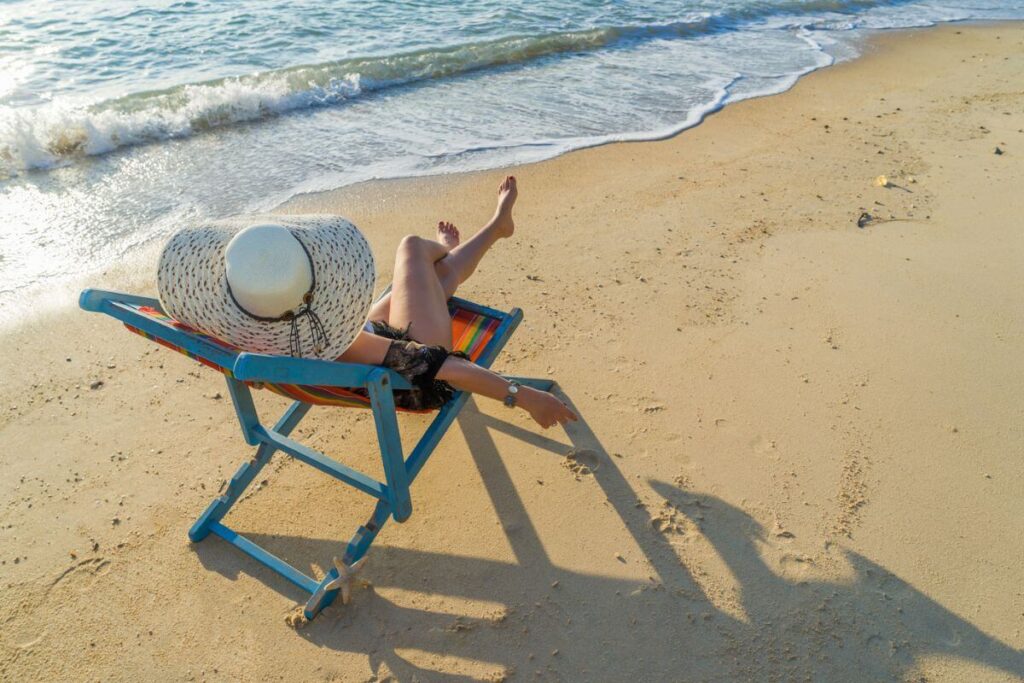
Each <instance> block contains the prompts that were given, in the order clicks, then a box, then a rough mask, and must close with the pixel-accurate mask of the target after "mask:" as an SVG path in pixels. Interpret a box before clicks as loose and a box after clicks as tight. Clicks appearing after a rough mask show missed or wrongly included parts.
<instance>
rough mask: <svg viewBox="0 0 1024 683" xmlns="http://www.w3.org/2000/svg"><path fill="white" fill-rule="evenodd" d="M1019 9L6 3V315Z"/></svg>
mask: <svg viewBox="0 0 1024 683" xmlns="http://www.w3.org/2000/svg"><path fill="white" fill-rule="evenodd" d="M1021 18H1024V0H1006V1H997V0H919V1H913V0H907V1H897V0H890V1H889V2H881V1H878V2H876V1H872V0H756V1H754V0H687V1H677V2H668V1H664V0H641V1H637V2H598V1H596V0H588V1H583V0H580V1H576V2H553V1H551V0H531V1H530V2H523V1H521V0H501V1H500V2H495V1H493V0H483V1H480V2H474V3H462V2H441V1H438V2H423V1H419V2H409V3H393V2H386V1H383V0H368V1H366V0H364V1H361V2H354V1H343V2H329V3H328V2H307V1H304V0H290V1H289V2H270V1H266V0H260V1H257V0H235V1H233V2H230V3H225V2H214V1H212V0H202V1H200V0H195V1H191V0H190V1H185V2H156V1H149V2H123V1H119V0H106V1H105V2H81V1H71V0H69V1H67V2H61V3H58V2H52V1H49V0H21V1H18V0H15V1H11V0H0V219H2V221H3V226H2V228H0V323H10V322H12V321H17V320H18V319H19V318H20V317H21V316H24V315H26V312H27V310H28V308H29V307H30V306H34V305H38V303H39V302H40V301H43V300H45V294H46V293H50V294H51V296H50V298H51V299H53V298H55V297H54V296H52V294H53V293H54V292H58V293H59V296H56V298H57V299H67V301H68V302H69V303H70V302H73V301H74V299H73V296H72V295H71V292H70V289H67V290H66V291H65V289H62V288H61V287H62V286H64V287H68V286H69V285H68V283H71V282H77V281H81V280H84V279H87V278H88V275H89V274H90V273H94V272H97V271H100V270H102V269H104V268H106V267H109V266H110V265H111V264H113V263H115V262H123V261H125V260H126V259H131V258H132V256H133V254H138V253H140V250H141V249H143V248H144V247H145V246H146V245H152V244H153V243H155V242H157V241H160V240H162V239H164V238H165V237H166V236H167V235H168V234H170V232H172V231H173V230H174V229H175V228H176V227H177V226H179V225H182V224H183V223H186V222H189V221H194V220H197V219H199V218H202V217H219V216H226V215H231V214H234V213H238V212H243V211H250V210H262V209H267V208H271V207H273V206H274V205H276V204H277V203H280V202H281V201H283V200H285V199H287V198H288V197H290V196H293V195H295V194H296V193H301V192H309V191H314V190H322V189H329V188H334V187H340V186H343V185H347V184H351V183H357V182H360V181H364V180H369V179H374V178H391V177H401V176H413V175H424V174H435V173H449V172H456V171H465V170H474V169H481V168H488V167H496V166H501V165H505V164H510V163H517V162H526V161H535V160H539V159H543V158H547V157H551V156H555V155H557V154H560V153H563V152H565V151H568V150H572V149H576V148H580V147H584V146H590V145H595V144H601V143H603V142H608V141H614V140H633V139H649V138H657V137H662V136H666V135H670V134H673V133H675V132H678V131H679V130H682V129H684V128H686V127H688V126H691V125H694V124H696V123H698V122H699V121H700V120H701V118H702V117H703V116H704V115H706V114H707V113H708V112H710V111H713V110H715V109H717V108H719V107H721V106H723V105H725V104H727V103H729V102H733V101H736V100H740V99H744V98H749V97H753V96H758V95H763V94H769V93H774V92H780V91H783V90H785V89H787V88H789V87H791V86H792V84H793V83H794V82H795V81H796V79H798V78H799V77H800V76H801V75H803V74H806V73H808V72H810V71H812V70H814V69H817V68H820V67H822V66H826V65H828V64H831V63H833V62H834V61H835V60H837V59H838V60H841V59H848V58H851V57H853V56H855V55H856V54H857V49H858V45H859V44H860V42H861V41H862V39H863V37H864V35H865V34H866V33H867V32H870V31H873V30H880V29H887V28H901V27H912V26H927V25H931V24H934V23H939V22H949V21H962V20H996V19H1021ZM41 297H42V298H41Z"/></svg>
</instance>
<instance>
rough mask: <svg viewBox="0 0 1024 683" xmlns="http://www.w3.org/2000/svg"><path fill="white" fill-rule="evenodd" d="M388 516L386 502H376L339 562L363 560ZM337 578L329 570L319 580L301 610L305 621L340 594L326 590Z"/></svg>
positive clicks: (388, 508)
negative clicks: (368, 517) (367, 518)
mask: <svg viewBox="0 0 1024 683" xmlns="http://www.w3.org/2000/svg"><path fill="white" fill-rule="evenodd" d="M390 515H391V506H390V505H388V503H387V501H383V500H379V501H377V505H376V507H374V509H373V514H372V515H370V519H369V520H368V521H367V522H366V524H363V525H362V526H360V527H359V528H358V529H357V530H356V533H355V535H354V536H352V540H350V541H349V542H348V547H347V548H346V549H345V555H344V557H342V560H341V561H342V562H343V563H344V564H346V565H348V566H352V565H354V564H356V563H357V562H359V561H360V560H361V559H363V558H364V557H365V556H366V552H367V551H368V550H369V549H370V544H372V543H373V540H374V539H375V538H377V534H379V533H380V530H381V527H383V526H384V524H385V523H386V522H387V521H388V517H389V516H390ZM338 576H339V573H338V570H337V569H331V571H329V572H327V575H326V576H324V578H323V579H321V580H320V584H319V585H318V586H317V588H316V590H315V591H313V595H312V596H310V598H309V601H308V602H307V603H306V608H305V609H304V610H303V614H304V616H305V617H306V619H312V618H313V617H315V616H316V615H317V614H319V613H320V612H321V610H323V609H324V608H325V607H327V606H328V605H330V604H331V603H332V602H334V600H335V599H336V598H337V597H338V593H339V592H341V591H340V589H339V588H328V586H329V585H331V584H333V583H334V582H335V580H336V579H337V578H338Z"/></svg>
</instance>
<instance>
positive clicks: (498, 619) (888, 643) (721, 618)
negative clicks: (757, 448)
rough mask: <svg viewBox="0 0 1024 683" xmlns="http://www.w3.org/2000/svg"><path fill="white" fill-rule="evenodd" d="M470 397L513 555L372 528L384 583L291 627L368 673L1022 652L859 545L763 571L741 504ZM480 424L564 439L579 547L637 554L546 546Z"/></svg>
mask: <svg viewBox="0 0 1024 683" xmlns="http://www.w3.org/2000/svg"><path fill="white" fill-rule="evenodd" d="M561 397H562V398H563V399H564V400H566V401H568V402H569V403H570V405H571V403H572V402H571V401H569V399H568V397H567V396H565V395H564V394H563V395H562V396H561ZM571 407H573V409H574V410H575V412H576V413H577V414H581V413H580V411H579V410H578V409H576V407H575V406H571ZM474 408H475V406H474V405H473V402H472V401H470V405H468V406H467V408H466V409H465V410H463V411H462V414H461V415H460V417H459V425H460V429H461V431H462V434H463V436H464V438H465V439H466V442H467V443H468V445H469V447H470V448H469V450H470V452H471V456H472V460H473V463H474V465H475V467H476V469H477V472H478V474H479V477H480V481H481V482H482V484H483V487H484V489H485V491H486V492H487V495H488V497H489V499H490V503H491V505H492V506H493V508H494V510H495V512H496V514H497V517H498V520H499V522H500V524H501V529H502V530H503V531H504V532H505V535H506V538H507V542H508V544H509V547H510V548H511V552H512V554H513V556H514V560H513V561H504V560H497V559H489V558H484V557H479V556H474V555H472V553H471V552H470V551H467V552H466V553H465V554H458V555H453V554H448V553H439V552H431V551H428V550H421V549H414V548H403V547H395V546H390V545H387V542H386V538H387V537H386V535H384V536H383V537H382V538H383V542H381V543H378V544H377V545H375V546H374V548H373V550H372V551H371V560H370V565H369V567H368V571H367V572H366V578H368V579H370V580H371V581H372V583H373V586H374V587H376V588H381V589H382V591H380V592H378V591H376V590H369V589H362V590H358V591H357V594H356V596H355V597H354V599H353V601H352V603H350V604H349V605H347V606H344V607H341V606H333V607H331V608H328V609H327V610H325V611H324V612H323V613H322V614H321V615H320V616H319V617H318V618H317V619H316V620H314V621H313V622H311V623H309V624H307V625H306V626H305V627H303V628H302V629H301V630H300V631H299V634H300V635H301V637H303V638H305V639H307V640H309V641H310V642H311V643H312V644H314V645H317V646H319V647H323V648H327V649H331V650H335V651H339V652H347V653H353V654H360V655H363V656H365V657H366V661H367V663H368V664H369V666H370V668H371V670H372V671H374V672H375V673H376V674H377V675H378V676H380V677H383V676H384V674H385V673H387V674H390V675H393V676H394V677H396V678H397V679H398V680H414V679H419V680H435V679H438V678H443V679H444V680H455V681H458V680H471V678H472V677H471V676H469V675H466V674H465V673H464V672H465V671H466V670H479V669H480V668H481V667H484V668H486V667H490V670H491V672H492V675H495V676H499V677H500V676H503V675H505V674H508V673H510V672H519V673H521V674H522V675H523V677H529V676H533V677H541V678H554V679H569V680H581V679H582V680H594V681H604V680H608V681H612V680H623V679H624V678H635V679H639V680H657V681H661V680H673V681H678V680H686V681H704V680H712V681H717V680H730V681H731V680H812V681H817V680H828V681H863V680H902V679H903V678H904V677H905V676H906V675H907V674H909V673H911V672H913V670H914V667H915V665H916V663H917V661H918V660H919V658H921V657H924V656H927V655H950V656H955V657H959V658H962V659H965V660H969V661H972V662H977V663H979V664H982V665H985V666H989V667H993V668H995V669H998V670H1000V671H1003V672H1005V673H1007V674H1011V675H1013V674H1016V675H1021V674H1022V672H1024V662H1022V655H1021V653H1020V652H1018V651H1015V650H1013V649H1012V648H1009V647H1008V646H1006V645H1005V644H1003V643H1001V642H999V641H998V640H996V639H994V638H992V637H991V636H988V635H986V634H984V633H983V632H981V631H980V630H979V629H977V628H976V627H974V626H973V625H972V624H970V623H969V622H967V621H965V620H964V619H962V618H960V617H959V616H957V615H955V614H953V613H952V612H950V611H948V610H946V609H945V608H943V607H942V606H941V605H938V604H937V603H935V602H934V601H932V600H931V599H929V598H928V597H926V596H925V595H923V594H922V593H921V592H920V591H917V590H916V589H914V588H913V587H912V586H910V585H909V584H907V583H906V582H905V581H903V580H901V579H899V578H898V577H896V576H894V575H892V574H891V573H890V572H888V571H886V570H885V569H883V568H881V567H879V566H877V565H876V564H874V563H872V562H870V561H869V560H867V559H866V558H864V557H861V556H859V555H857V554H855V553H850V552H846V553H844V554H842V559H845V561H848V562H849V564H850V565H851V567H852V573H853V575H854V576H855V577H856V578H855V579H854V580H853V581H852V582H847V583H839V582H827V581H810V580H804V579H799V578H797V579H793V578H787V577H786V576H785V575H784V574H781V573H776V572H775V571H774V570H773V569H772V568H771V567H770V566H769V565H768V564H767V562H766V560H765V559H764V557H763V554H762V553H761V552H759V547H758V543H762V542H764V541H763V539H764V534H763V532H762V530H761V528H760V527H759V526H758V524H757V522H755V521H754V520H753V519H752V518H751V517H750V516H748V515H747V514H746V513H744V512H742V511H741V510H739V509H737V508H735V507H732V506H730V505H728V504H727V503H725V502H723V501H721V500H718V499H716V498H713V497H710V496H704V495H698V494H694V493H692V492H688V491H685V490H683V489H681V488H678V487H676V486H674V485H671V484H666V483H664V482H661V481H651V482H648V483H649V485H650V489H651V490H653V492H654V494H656V495H657V496H658V497H660V498H661V500H653V499H652V494H651V491H650V490H647V489H646V488H645V490H644V491H642V492H638V491H637V490H636V489H634V487H633V486H632V485H631V484H630V482H629V480H628V479H627V478H626V477H625V475H624V474H623V472H622V471H621V470H620V469H619V467H618V464H617V459H616V458H614V457H611V456H609V454H608V452H607V451H606V449H605V448H604V447H603V445H602V444H601V441H600V440H599V439H598V437H597V435H596V434H595V433H594V431H593V430H592V428H591V426H590V425H589V424H588V423H587V422H586V421H584V420H583V419H582V418H581V420H580V421H579V422H577V423H572V424H570V425H568V426H567V428H566V430H565V433H566V435H567V436H568V443H566V442H564V441H561V440H559V439H555V438H551V437H549V436H548V435H547V434H540V433H535V432H533V431H530V430H528V429H525V428H523V427H520V426H518V425H516V424H512V423H509V422H505V421H504V420H500V419H498V418H495V417H492V416H490V415H487V414H484V413H480V412H479V411H478V410H475V409H474ZM494 432H501V433H504V434H506V435H508V436H511V437H514V438H516V439H519V440H521V441H524V442H526V443H528V444H529V445H531V446H533V447H535V448H536V449H537V453H536V456H535V457H552V456H554V457H559V458H566V457H567V456H569V455H570V454H571V456H572V457H573V458H575V459H576V460H577V461H579V462H585V463H587V465H588V468H587V469H588V473H587V474H585V475H583V476H581V485H582V486H587V487H589V492H587V493H585V494H584V497H585V498H587V499H589V501H590V502H589V504H588V507H587V509H586V510H585V514H586V515H589V516H592V517H593V519H594V524H593V525H589V526H588V525H584V526H581V527H579V529H578V534H579V536H580V538H581V549H580V550H579V552H580V553H584V552H587V551H585V550H583V549H582V546H587V547H590V548H593V547H595V543H597V544H599V543H600V539H597V538H595V537H594V536H595V535H597V534H599V533H606V532H602V531H600V530H602V529H611V528H616V529H618V530H619V531H620V532H621V531H622V530H624V531H625V532H626V534H627V535H628V537H629V538H630V539H631V540H632V541H633V545H634V548H635V550H636V551H637V552H635V553H634V552H629V553H628V554H629V555H630V559H629V560H628V561H627V560H625V558H624V559H623V562H622V564H618V565H616V568H615V569H614V570H602V571H600V572H587V571H581V570H580V569H578V568H577V569H574V568H570V567H564V566H559V565H558V564H556V563H555V562H554V561H552V558H551V557H550V555H549V554H548V552H547V550H546V549H545V546H544V543H543V542H542V540H541V538H542V534H541V532H542V531H543V530H544V527H549V526H550V525H554V524H560V523H562V522H563V520H562V519H561V517H560V515H558V514H557V513H555V514H554V515H553V514H552V513H551V512H550V510H548V511H547V512H546V513H545V514H543V515H538V516H536V517H535V516H532V515H531V514H530V513H529V510H528V509H527V507H526V505H525V503H524V501H523V499H522V496H521V494H520V492H519V491H518V490H517V488H516V486H515V485H514V481H513V478H512V476H511V474H510V472H509V470H508V468H507V466H506V464H505V462H504V460H503V459H502V457H501V454H500V452H499V450H498V447H497V444H496V442H495V440H494V436H493V433H494ZM567 476H568V473H567ZM663 501H667V504H668V505H670V506H672V508H673V509H677V510H678V513H679V514H680V515H682V516H684V517H685V518H686V519H688V520H690V522H689V527H690V530H692V531H693V533H699V534H700V536H701V537H702V538H703V539H706V542H708V543H710V544H711V545H712V546H713V547H714V549H715V550H716V551H717V553H718V554H719V555H720V556H721V558H722V560H723V561H724V562H725V564H726V565H727V566H728V568H729V570H730V572H731V573H732V575H733V578H734V579H735V581H736V583H737V590H738V594H739V596H740V599H739V605H738V606H737V608H736V609H724V608H720V607H718V606H716V601H717V602H719V603H720V602H721V601H720V600H719V599H718V596H717V595H716V596H712V597H714V598H715V599H712V598H710V597H709V595H708V593H706V591H705V587H704V585H705V584H706V579H707V577H706V573H705V570H704V569H702V568H701V567H699V566H695V563H693V562H691V563H690V564H689V565H688V564H687V561H686V558H685V557H683V558H681V557H680V555H679V554H677V549H676V548H675V547H674V545H673V540H674V539H672V538H670V537H669V536H667V535H666V530H665V529H664V528H663V527H662V526H660V525H659V519H658V518H654V517H652V515H651V512H650V510H652V509H655V510H661V509H662V507H661V506H662V504H663ZM698 527H699V532H698V531H697V529H698ZM247 535H248V536H250V537H252V538H253V539H254V540H256V541H257V542H258V543H260V544H261V545H265V546H266V547H267V548H268V549H271V550H276V551H278V552H280V554H281V555H282V556H283V557H284V558H285V559H293V558H294V559H298V558H305V559H306V560H309V559H310V558H318V559H319V560H321V561H322V560H323V559H325V558H330V557H331V556H333V555H336V554H337V553H338V549H339V546H340V544H339V542H338V541H337V540H335V539H322V538H320V539H311V538H308V537H293V536H272V535H259V534H253V533H247ZM618 535H621V534H618ZM588 536H590V538H587V537H588ZM200 545H209V544H200ZM218 546H222V547H218ZM598 547H603V546H598ZM836 552H839V551H836ZM223 553H230V558H227V557H225V556H223V555H222V554H223ZM199 554H200V558H201V560H202V561H203V563H204V564H205V565H207V566H209V567H210V568H213V569H216V570H217V571H219V572H221V573H222V574H224V575H225V576H228V577H230V578H234V576H237V574H238V572H240V571H242V572H250V573H252V574H253V575H254V576H257V577H258V578H259V579H260V580H262V581H264V582H265V583H267V584H268V585H270V586H272V587H275V588H277V589H278V590H279V591H281V592H283V593H284V594H285V595H288V596H291V595H292V593H293V591H292V590H291V589H290V586H289V585H288V584H287V583H286V582H285V581H284V580H283V579H281V578H280V577H278V576H276V575H274V574H272V573H270V572H265V571H263V570H262V567H258V566H257V565H256V563H255V562H249V563H248V564H246V565H245V566H244V567H243V568H233V567H238V563H240V562H243V563H244V562H246V560H245V559H242V558H239V557H238V555H237V554H236V553H233V552H232V551H231V549H230V547H229V546H227V545H226V544H219V543H218V544H216V546H210V547H209V548H203V549H201V550H200V551H199ZM249 565H252V566H251V567H249ZM694 572H697V573H699V574H701V581H698V580H696V579H695V576H694ZM723 607H724V606H723ZM737 612H738V613H739V614H737ZM459 660H464V661H462V662H459ZM467 661H468V662H472V663H473V664H472V665H467V664H466V662H467Z"/></svg>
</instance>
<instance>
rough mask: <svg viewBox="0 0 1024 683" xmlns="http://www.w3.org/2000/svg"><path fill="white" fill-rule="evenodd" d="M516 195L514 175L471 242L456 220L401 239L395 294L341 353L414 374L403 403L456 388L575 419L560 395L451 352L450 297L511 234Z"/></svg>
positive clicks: (560, 419)
mask: <svg viewBox="0 0 1024 683" xmlns="http://www.w3.org/2000/svg"><path fill="white" fill-rule="evenodd" d="M517 195H518V191H517V189H516V179H515V177H514V176H508V177H507V178H505V180H504V181H502V183H501V185H499V186H498V207H497V209H496V210H495V212H494V217H493V218H491V220H490V222H488V223H487V225H485V226H484V227H483V228H481V229H480V231H479V232H477V233H476V234H475V235H473V237H471V238H470V239H468V240H466V241H465V242H460V240H459V231H458V229H457V228H456V227H455V226H454V225H452V224H451V223H446V222H441V223H438V224H437V239H436V240H429V239H425V238H422V237H417V236H416V235H408V236H406V237H405V238H403V239H402V242H401V243H400V244H399V246H398V255H397V257H396V258H395V272H394V279H393V281H392V288H391V292H390V294H388V295H387V296H385V297H383V298H382V299H381V300H380V301H378V302H377V303H375V304H374V305H373V306H372V307H371V308H370V314H369V322H368V323H367V327H366V329H364V330H363V331H362V332H360V333H359V336H358V337H357V338H356V340H355V341H354V342H353V343H352V345H351V346H350V347H349V348H348V350H347V351H346V352H345V353H344V355H342V357H341V360H344V361H348V362H352V363H367V364H372V365H384V366H386V367H389V368H391V369H393V370H395V371H396V372H398V373H399V374H401V375H402V376H404V377H405V378H406V379H408V380H409V381H410V382H411V383H412V384H413V386H414V388H413V389H412V390H409V391H396V392H395V402H396V404H397V405H399V406H401V407H405V408H417V409H421V408H438V407H440V406H441V405H443V404H444V403H445V402H447V400H448V399H449V398H450V397H451V395H452V388H453V387H454V388H455V389H459V390H462V391H469V392H472V393H474V394H481V395H483V396H487V397H489V398H493V399H496V400H499V401H503V402H504V403H505V404H506V405H508V406H513V407H519V408H523V409H524V410H526V411H527V412H528V413H530V416H531V417H533V419H534V420H536V421H537V423H538V424H539V425H540V426H541V427H544V428H545V429H547V428H548V427H551V426H553V425H555V424H564V423H566V422H569V421H575V420H576V415H575V414H574V413H573V412H572V411H571V410H570V409H569V408H568V407H567V406H566V405H565V404H564V403H562V401H560V400H559V399H558V398H557V397H556V396H554V395H553V394H551V393H549V392H546V391H540V390H538V389H533V388H531V387H527V386H519V385H517V384H516V383H514V382H511V381H509V380H507V379H505V378H504V377H502V376H501V375H498V374H496V373H493V372H491V371H490V370H487V369H486V368H482V367H480V366H479V365H476V364H475V363H473V362H472V361H470V360H469V359H467V358H465V357H464V356H461V355H459V354H454V353H452V351H451V348H452V325H451V317H450V316H449V314H448V303H447V302H448V299H450V298H451V297H452V295H453V294H455V290H456V289H457V288H458V287H459V285H461V284H462V283H463V282H465V281H466V280H467V279H468V278H469V276H470V275H472V274H473V271H475V270H476V267H477V265H478V264H479V263H480V260H481V259H482V258H483V256H484V254H486V253H487V251H488V250H489V249H490V248H491V247H492V246H494V244H495V243H496V242H497V241H498V240H499V239H501V238H503V237H511V236H512V233H513V231H514V230H515V224H514V223H513V221H512V207H513V205H514V204H515V202H516V197H517Z"/></svg>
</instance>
